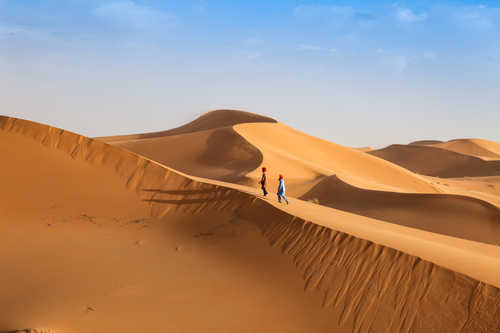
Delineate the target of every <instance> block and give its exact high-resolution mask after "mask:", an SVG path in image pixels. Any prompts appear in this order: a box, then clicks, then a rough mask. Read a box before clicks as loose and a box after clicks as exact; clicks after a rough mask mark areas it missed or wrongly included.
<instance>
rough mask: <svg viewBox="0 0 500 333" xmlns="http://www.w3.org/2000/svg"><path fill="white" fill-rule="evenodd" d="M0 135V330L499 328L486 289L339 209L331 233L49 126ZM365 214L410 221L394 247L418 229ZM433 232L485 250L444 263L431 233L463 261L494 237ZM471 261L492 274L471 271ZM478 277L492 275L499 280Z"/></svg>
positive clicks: (1, 123) (22, 125) (1, 121)
mask: <svg viewBox="0 0 500 333" xmlns="http://www.w3.org/2000/svg"><path fill="white" fill-rule="evenodd" d="M0 136H1V140H0V145H1V147H2V152H3V154H4V157H5V159H4V161H5V163H4V166H3V167H4V170H6V172H3V173H1V176H2V179H1V181H2V183H3V184H4V186H2V188H1V189H0V194H1V197H2V200H0V202H1V204H0V205H1V211H2V212H5V214H4V216H3V220H2V222H1V224H0V227H1V229H2V236H3V240H2V242H1V243H0V247H1V248H2V251H0V260H2V262H4V263H6V266H7V267H10V268H11V269H9V270H8V271H7V272H3V273H2V274H1V275H0V295H1V296H0V308H2V309H4V311H2V312H1V313H0V331H1V330H13V329H18V328H23V327H52V328H54V329H56V330H57V331H58V332H64V331H68V332H89V331H92V332H109V331H120V332H137V331H147V330H161V331H176V330H177V331H178V330H183V331H185V332H199V331H248V332H254V331H261V330H262V329H265V330H268V331H276V332H294V331H296V332H304V331H308V332H331V331H336V332H388V331H389V332H410V331H411V332H429V331H438V330H439V331H443V332H456V331H463V332H497V331H498V330H499V329H500V323H499V321H498V320H497V319H498V317H499V316H500V290H499V289H498V288H497V287H494V286H492V285H488V284H486V283H484V282H479V281H478V280H475V279H474V278H471V277H468V276H466V275H463V274H461V273H456V272H454V271H452V270H450V269H446V268H443V267H441V266H438V265H436V264H433V263H431V262H429V261H425V260H421V259H419V258H417V257H415V256H412V255H408V254H405V253H404V252H401V251H398V250H395V249H392V248H390V247H388V246H384V245H377V244H376V243H374V242H372V241H370V240H368V239H366V240H365V239H361V238H358V237H355V236H352V235H349V234H347V233H345V232H343V231H342V230H341V229H342V228H344V227H343V224H342V222H336V223H337V224H336V226H337V230H335V229H333V228H331V227H328V226H325V225H320V224H317V223H316V222H315V221H314V220H313V219H311V220H310V221H311V222H307V221H306V220H305V219H304V218H303V217H297V216H294V215H291V214H290V213H288V212H286V211H284V210H281V209H278V208H276V207H275V206H276V203H273V202H268V201H263V200H261V199H258V198H256V197H255V196H253V195H251V194H249V193H245V192H242V191H239V190H236V189H235V188H237V186H235V188H231V185H230V184H227V185H224V186H222V185H220V184H219V183H218V182H211V181H209V180H201V179H195V178H191V177H188V176H186V175H183V174H181V173H179V172H175V171H173V170H171V169H169V168H167V167H165V166H162V165H159V164H157V163H155V162H153V161H151V160H148V159H145V158H143V157H140V156H137V155H135V154H132V153H130V152H127V151H123V150H120V149H118V148H116V147H112V146H109V145H106V144H104V143H101V142H97V141H95V140H92V139H88V138H85V137H82V136H78V135H76V134H73V133H69V132H66V131H62V130H59V129H55V128H52V127H48V126H44V125H40V124H36V123H32V122H28V121H23V120H17V119H13V118H6V117H1V118H0ZM20 152H22V154H20ZM297 204H298V207H302V205H305V206H303V208H300V211H301V212H307V210H308V209H311V210H314V211H316V212H320V214H323V215H322V216H323V218H324V219H326V220H328V219H330V218H341V219H342V218H346V219H353V220H352V221H349V223H347V224H346V225H345V228H347V229H348V228H352V227H353V225H355V224H356V223H357V222H356V221H360V222H361V224H363V223H365V222H364V220H365V219H366V218H362V217H358V216H356V215H349V214H345V213H337V212H336V211H335V210H331V209H328V208H322V207H320V206H318V207H319V209H317V210H316V208H315V207H314V206H316V205H312V204H309V205H307V204H306V203H300V202H297ZM287 209H288V207H287ZM291 209H293V208H291ZM330 214H332V215H330ZM313 215H314V214H312V215H311V216H313ZM366 221H367V222H366V224H367V225H371V224H372V223H370V222H369V221H368V220H366ZM375 224H377V225H378V228H381V227H382V228H387V232H383V233H380V234H378V236H377V237H387V235H390V234H392V233H393V232H395V231H397V230H399V231H398V232H400V233H401V234H400V235H401V237H403V233H408V234H406V236H404V237H405V239H406V241H405V242H404V243H405V244H406V245H408V244H410V243H412V242H414V243H415V244H416V243H418V242H420V241H419V240H418V239H419V238H418V237H416V235H424V234H425V233H423V232H418V231H415V232H411V230H406V229H404V228H402V227H399V228H395V227H392V226H391V225H388V224H387V225H386V224H384V223H382V222H376V221H373V225H375ZM368 229H370V227H368V228H366V230H368ZM257 231H259V232H257ZM358 232H360V233H363V232H365V231H364V230H363V229H358ZM410 234H411V235H414V236H413V237H411V238H408V236H409V235H410ZM30 235H33V236H32V237H29V236H30ZM366 235H368V234H366ZM373 235H375V234H373ZM262 236H263V237H262ZM429 237H431V238H434V239H435V238H436V237H437V236H436V235H429ZM375 238H376V237H375ZM441 238H442V240H443V242H448V241H450V242H451V241H452V242H459V243H460V244H461V245H460V246H459V247H460V248H462V249H469V248H477V249H481V250H480V251H479V252H474V251H471V252H469V253H468V254H467V255H464V256H458V257H457V258H456V262H454V260H448V259H446V257H445V254H446V253H447V250H446V249H447V248H446V247H444V248H442V251H435V250H433V246H434V245H433V244H434V243H433V242H432V241H431V240H430V238H429V239H428V240H427V242H425V243H424V244H422V245H423V246H422V248H423V249H429V251H430V252H429V253H431V255H436V253H439V254H440V255H442V256H443V258H444V261H443V262H446V263H447V264H448V265H456V267H457V269H464V267H465V269H467V267H468V266H467V264H465V265H464V264H463V263H462V262H461V261H460V260H461V258H468V259H467V263H468V265H482V263H483V262H484V263H485V264H486V263H489V262H491V261H492V260H497V259H494V257H491V256H480V252H482V251H485V252H484V253H490V254H491V253H494V251H495V249H496V248H497V247H489V246H486V245H481V244H472V243H470V244H469V243H467V242H466V241H461V242H460V241H458V240H446V238H445V237H444V236H443V237H441ZM266 239H267V241H269V243H270V244H271V245H273V247H269V246H267V245H266V242H265V240H266ZM395 240H397V238H395ZM386 241H390V239H387V238H386V240H385V241H383V242H386ZM406 245H405V246H406ZM416 249H418V246H417V247H416ZM278 250H281V252H282V253H284V254H285V256H282V255H280V251H278ZM474 253H476V254H474ZM469 255H473V256H474V255H477V256H476V257H475V258H476V260H470V257H469ZM287 258H290V259H291V260H287ZM292 263H294V264H295V267H296V268H294V267H293V265H292ZM488 266H489V265H485V267H488ZM489 267H491V266H489ZM480 271H483V272H484V273H486V274H491V273H492V272H487V271H486V270H481V269H470V271H469V272H467V274H468V275H469V276H478V274H480V273H481V272H480ZM493 273H494V272H493ZM301 277H302V278H304V279H305V285H306V289H307V290H310V292H308V293H306V294H304V292H303V289H302V288H303V283H304V282H303V281H302V279H301ZM270 281H279V283H269V282H270ZM490 283H495V285H497V286H498V285H500V277H497V278H493V280H491V281H490ZM321 303H323V306H327V307H330V309H329V310H328V311H326V310H325V309H322V308H321ZM5 309H6V310H5ZM227 313H231V316H230V317H228V316H227ZM193 314H196V318H195V319H196V320H193Z"/></svg>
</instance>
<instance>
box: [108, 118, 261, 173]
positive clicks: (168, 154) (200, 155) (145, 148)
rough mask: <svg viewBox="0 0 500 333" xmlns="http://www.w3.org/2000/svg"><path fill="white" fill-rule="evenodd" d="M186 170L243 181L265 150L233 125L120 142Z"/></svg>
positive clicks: (178, 168) (186, 171)
mask: <svg viewBox="0 0 500 333" xmlns="http://www.w3.org/2000/svg"><path fill="white" fill-rule="evenodd" d="M117 144H118V145H119V146H120V147H122V148H125V149H127V150H130V151H132V152H136V153H139V154H141V155H142V156H145V157H147V158H150V159H152V160H154V161H157V162H160V163H162V164H164V165H168V166H170V167H172V168H174V169H176V170H182V172H185V173H187V174H190V175H193V176H199V177H204V178H211V179H219V180H224V181H230V182H240V183H244V182H245V181H246V175H247V174H248V173H250V172H251V171H252V170H255V169H256V168H257V167H259V165H260V164H261V163H262V154H261V152H260V151H259V150H258V149H256V148H255V147H254V146H252V145H251V144H249V143H248V142H247V141H246V140H245V139H244V138H242V137H241V136H240V135H239V134H238V133H236V132H235V131H234V130H233V128H232V127H222V128H216V129H212V130H204V131H196V132H193V133H185V134H180V135H167V136H158V137H154V138H148V139H140V140H127V141H121V142H119V143H117Z"/></svg>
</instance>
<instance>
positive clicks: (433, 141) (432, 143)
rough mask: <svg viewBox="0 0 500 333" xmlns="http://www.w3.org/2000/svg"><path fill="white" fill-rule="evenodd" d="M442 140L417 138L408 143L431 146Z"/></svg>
mask: <svg viewBox="0 0 500 333" xmlns="http://www.w3.org/2000/svg"><path fill="white" fill-rule="evenodd" d="M441 142H443V141H439V140H419V141H413V142H410V143H409V144H408V145H410V146H432V145H435V144H438V143H441Z"/></svg>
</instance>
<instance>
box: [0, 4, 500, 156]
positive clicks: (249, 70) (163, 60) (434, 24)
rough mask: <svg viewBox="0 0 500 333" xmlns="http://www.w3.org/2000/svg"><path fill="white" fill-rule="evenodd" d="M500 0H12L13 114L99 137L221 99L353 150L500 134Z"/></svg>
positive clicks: (8, 66)
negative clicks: (420, 141)
mask: <svg viewBox="0 0 500 333" xmlns="http://www.w3.org/2000/svg"><path fill="white" fill-rule="evenodd" d="M499 88H500V1H472V0H471V1H397V2H396V1H258V0H256V1H225V0H224V1H223V0H219V1H217V0H194V1H188V0H186V1H168V0H167V1H139V0H137V1H132V0H116V1H98V0H68V1H62V0H61V1H56V0H39V1H27V0H0V108H1V110H2V111H1V113H2V114H6V115H12V116H17V117H22V118H27V119H31V120H35V121H40V122H44V123H49V124H52V125H55V126H59V127H63V128H65V129H69V130H73V131H76V132H79V133H82V134H85V135H88V136H100V135H111V134H119V133H130V132H145V131H153V130H162V129H166V128H171V127H174V126H177V125H180V124H182V123H184V122H186V121H189V120H192V119H193V118H195V117H196V116H198V115H200V114H202V113H203V112H205V111H208V110H211V109H216V108H237V109H244V110H248V111H251V112H256V113H261V114H266V115H269V116H273V117H275V118H277V119H278V120H280V121H282V122H284V123H287V124H289V125H291V126H293V127H295V128H298V129H300V130H302V131H305V132H307V133H310V134H313V135H316V136H319V137H322V138H325V139H328V140H331V141H334V142H337V143H340V144H344V145H351V146H364V145H372V146H376V147H379V146H383V145H386V144H390V143H406V142H409V141H412V140H417V139H443V140H447V139H452V138H457V137H480V138H485V139H490V140H495V141H500V131H499V130H498V128H499V127H500V126H499V124H500V94H499V93H498V91H499V90H500V89H499Z"/></svg>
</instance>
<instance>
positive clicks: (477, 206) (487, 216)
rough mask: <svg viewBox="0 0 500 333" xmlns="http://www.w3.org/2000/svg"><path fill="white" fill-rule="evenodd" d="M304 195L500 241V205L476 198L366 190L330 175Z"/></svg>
mask: <svg viewBox="0 0 500 333" xmlns="http://www.w3.org/2000/svg"><path fill="white" fill-rule="evenodd" d="M301 199H303V200H317V201H318V203H319V204H321V205H326V206H329V207H332V208H336V209H341V210H344V211H348V212H351V213H355V214H359V215H363V216H368V217H373V218H376V219H379V220H383V221H389V222H393V223H398V224H401V225H405V226H408V227H413V228H418V229H423V230H428V231H432V232H437V233H441V234H445V235H450V236H455V237H460V238H465V239H470V240H475V241H479V242H486V243H490V244H500V209H498V208H497V207H495V206H493V205H491V204H488V203H486V202H484V201H481V200H478V199H475V198H470V197H466V196H458V195H450V194H421V193H395V192H383V191H373V190H364V189H360V188H357V187H354V186H351V185H349V184H346V183H344V182H343V181H342V180H340V179H338V178H337V177H336V176H331V177H328V178H325V179H324V180H322V181H321V182H320V183H318V184H317V185H315V186H314V187H313V188H312V189H311V190H310V191H308V192H307V193H306V194H304V195H303V196H302V197H301Z"/></svg>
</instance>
